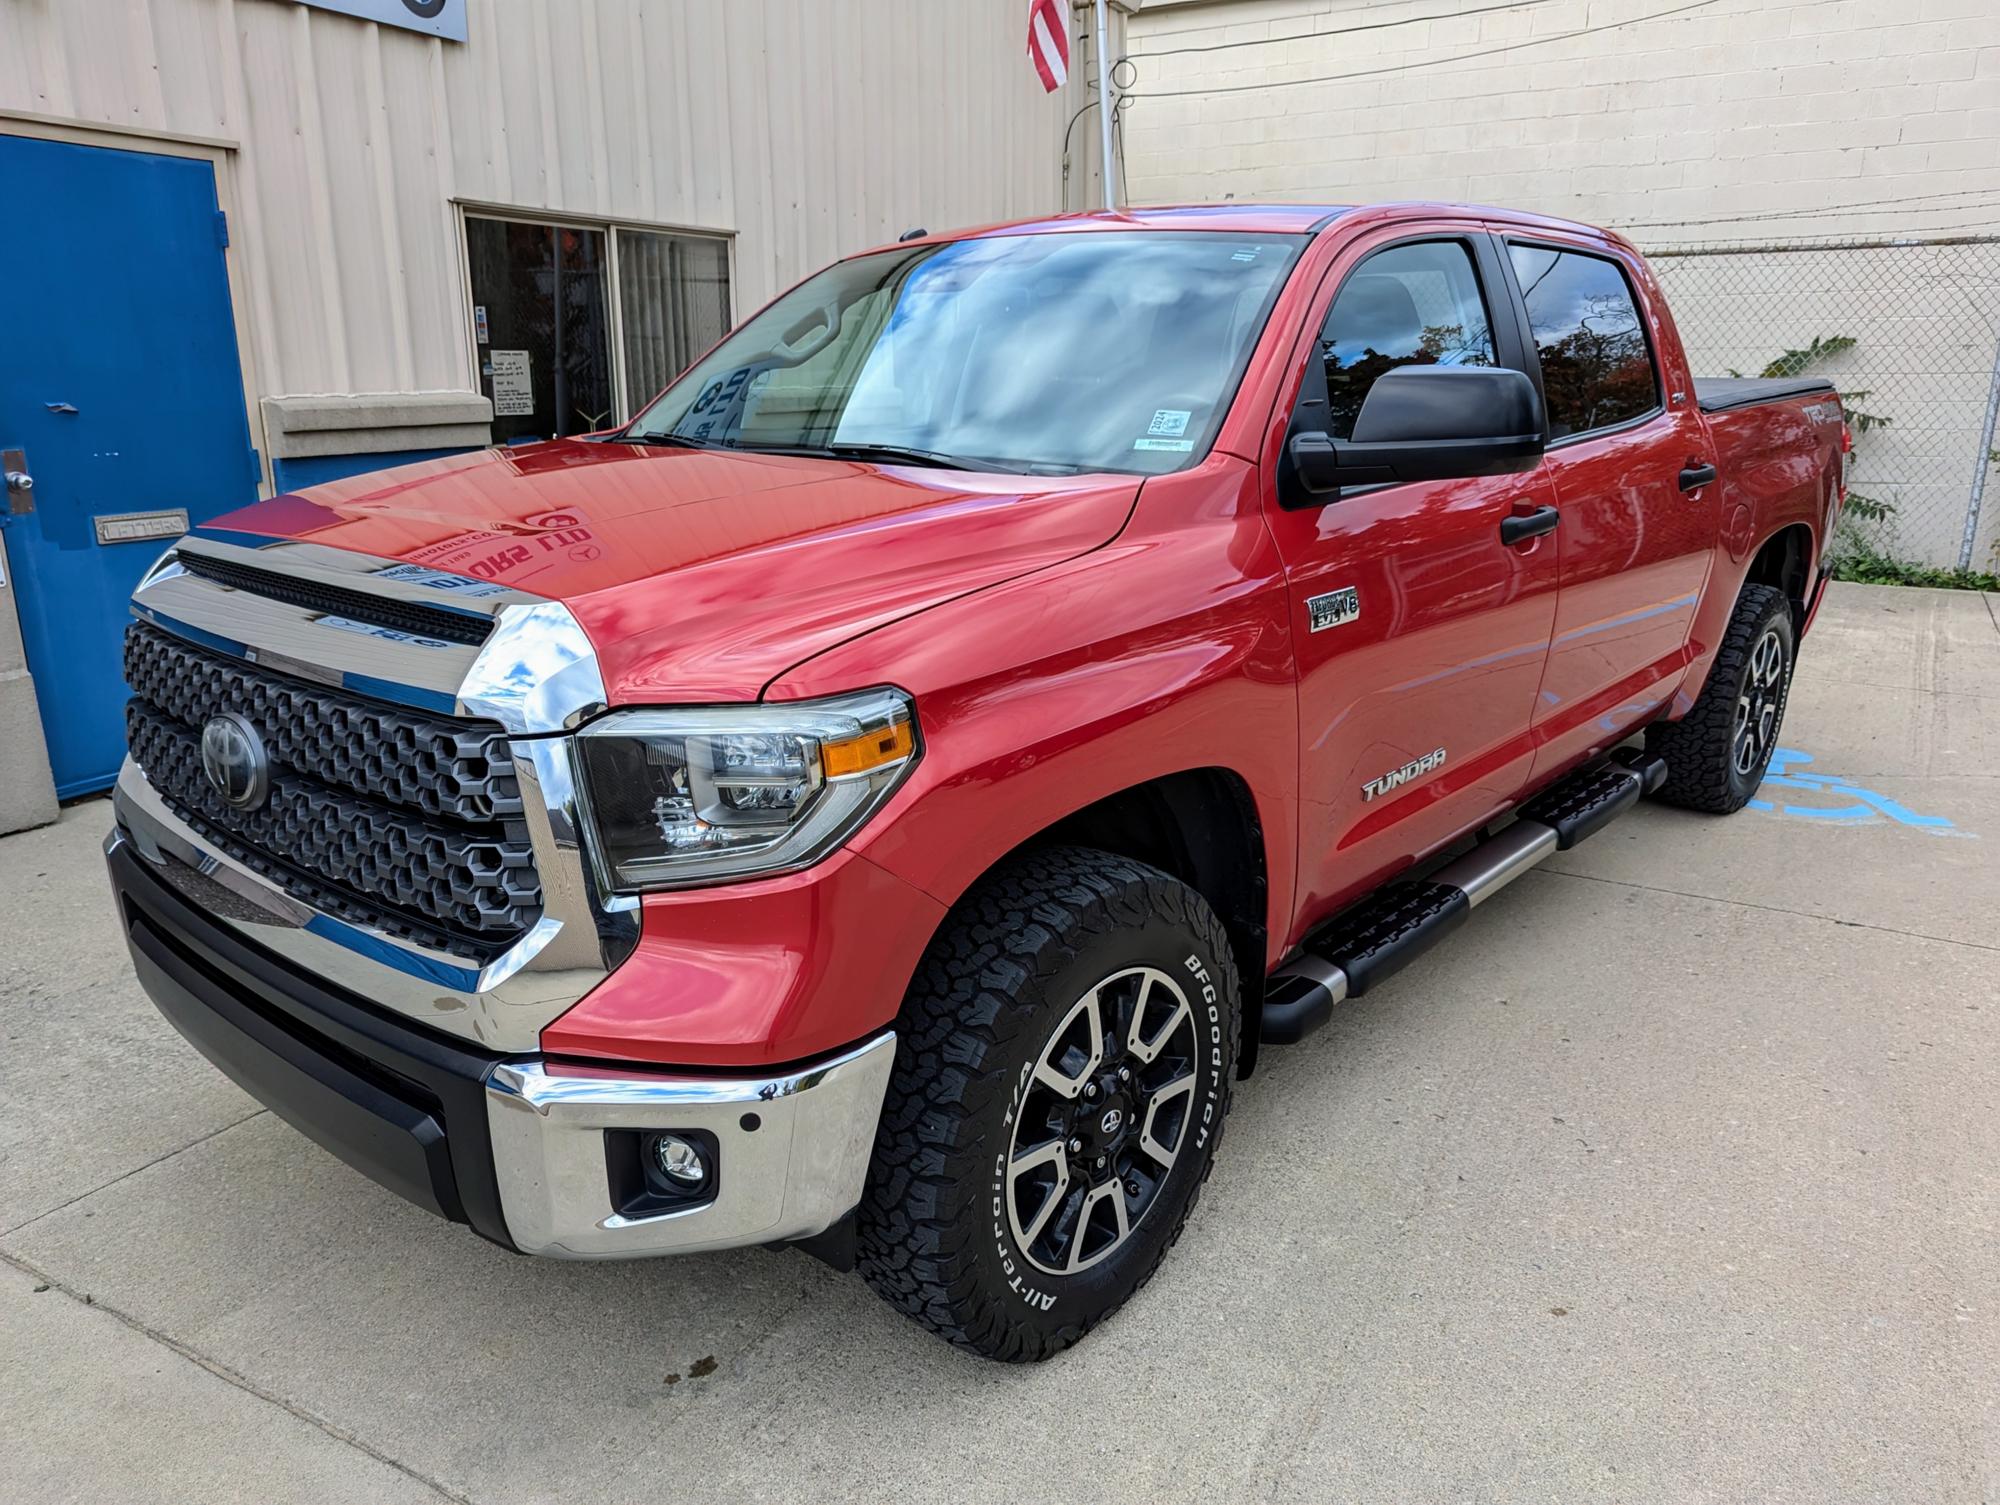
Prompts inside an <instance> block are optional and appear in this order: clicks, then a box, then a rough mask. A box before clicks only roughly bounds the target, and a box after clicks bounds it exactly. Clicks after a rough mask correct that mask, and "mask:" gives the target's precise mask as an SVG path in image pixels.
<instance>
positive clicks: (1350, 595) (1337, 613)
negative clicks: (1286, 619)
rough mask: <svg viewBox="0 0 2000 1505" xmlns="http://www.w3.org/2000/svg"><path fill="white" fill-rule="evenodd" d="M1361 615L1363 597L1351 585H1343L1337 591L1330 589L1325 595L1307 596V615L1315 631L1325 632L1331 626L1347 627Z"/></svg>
mask: <svg viewBox="0 0 2000 1505" xmlns="http://www.w3.org/2000/svg"><path fill="white" fill-rule="evenodd" d="M1360 615H1361V597H1360V595H1359V594H1357V593H1356V591H1355V589H1354V587H1353V586H1351V585H1343V586H1342V587H1341V588H1340V589H1339V590H1337V591H1328V592H1327V593H1326V594H1325V595H1323V596H1307V597H1306V617H1307V619H1308V620H1309V621H1310V622H1311V624H1312V630H1313V631H1314V632H1325V631H1326V630H1327V628H1329V627H1345V626H1346V625H1347V624H1348V623H1349V622H1352V621H1353V620H1354V619H1355V618H1356V617H1358V616H1360Z"/></svg>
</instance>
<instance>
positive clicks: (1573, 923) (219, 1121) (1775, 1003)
mask: <svg viewBox="0 0 2000 1505" xmlns="http://www.w3.org/2000/svg"><path fill="white" fill-rule="evenodd" d="M1996 605H2000V598H1994V597H1981V596H1978V595H1972V594H1962V593H1951V592H1926V591H1912V590H1892V589H1886V588H1874V587H1861V586H1836V587H1834V589H1833V591H1832V593H1831V595H1830V597H1829V599H1828V601H1827V604H1826V607H1825V609H1824V611H1823V612H1822V614H1821V617H1820V621H1819V624H1818V627H1817V628H1816V630H1815V632H1814V633H1813V635H1812V636H1811V637H1810V638H1809V639H1808V641H1807V643H1806V646H1805V650H1804V653H1803V655H1802V660H1801V664H1800V669H1799V675H1798V680H1797V686H1796V689H1795V691H1794V694H1793V697H1792V701H1791V706H1790V711H1789V713H1788V716H1787V721H1786V726H1785V729H1784V737H1783V744H1784V749H1785V754H1784V756H1783V757H1782V759H1781V763H1780V767H1779V769H1778V770H1775V771H1774V776H1773V777H1772V778H1771V779H1770V780H1768V781H1767V783H1766V785H1765V787H1764V789H1763V791H1762V795H1761V800H1760V803H1761V804H1762V805H1763V806H1765V808H1757V809H1752V810H1750V811H1746V812H1744V813H1742V814H1739V815H1737V816H1734V817H1731V818H1729V819H1726V820H1725V819H1715V818H1709V817H1702V816H1696V815H1690V814H1687V813H1684V812H1678V811H1673V810H1668V809H1664V808H1659V807H1654V806H1646V807H1643V808H1642V809H1640V810H1639V811H1637V812H1636V813H1634V814H1632V815H1630V816H1628V817H1626V818H1624V819H1623V820H1621V821H1619V822H1617V823H1616V824H1614V825H1613V826H1611V827H1610V828H1609V829H1607V830H1606V831H1605V832H1604V833H1603V834H1602V835H1600V836H1598V837H1596V838H1594V839H1593V840H1591V841H1590V842H1588V843H1586V844H1585V845H1583V846H1582V847H1579V848H1578V849H1577V850H1576V851H1574V852H1571V853H1568V854H1564V855H1562V856H1560V857H1558V858H1556V859H1555V860H1553V861H1552V862H1550V863H1549V864H1547V865H1546V866H1544V867H1543V868H1541V869H1539V870H1537V871H1536V872H1534V873H1532V874H1530V875H1529V876H1528V877H1526V878H1524V879H1523V880H1522V881H1521V882H1519V883H1517V884H1515V885H1514V886H1513V887H1512V888H1511V889H1509V890H1508V891H1506V892H1505V893H1503V894H1501V895H1499V896H1498V897H1496V898H1495V899H1494V900H1493V901H1492V902H1491V903H1489V904H1487V905H1485V906H1484V907H1482V908H1481V909H1480V911H1479V913H1478V914H1477V915H1476V916H1475V917H1474V918H1473V920H1472V921H1471V923H1470V924H1469V925H1468V926H1467V927H1466V929H1465V930H1464V931H1462V932H1461V933H1460V934H1459V936H1458V937H1456V938H1455V939H1454V940H1453V941H1452V942H1451V943H1450V944H1449V945H1447V946H1446V947H1444V948H1442V949H1441V950H1439V951H1437V952H1434V953H1432V954H1431V955H1430V956H1428V957H1426V958H1424V959H1422V960H1421V961H1419V962H1418V963H1416V964H1415V965H1413V966H1412V967H1411V968H1410V969H1409V970H1408V971H1407V972H1405V973H1404V974H1402V975H1401V976H1400V977H1398V978H1397V979H1396V981H1395V982H1394V983H1393V984H1391V985H1389V986H1386V987H1384V988H1382V989H1380V990H1379V991H1376V992H1373V993H1371V994H1370V995H1369V996H1368V997H1367V998H1365V999H1362V1000H1358V1001H1356V1002H1354V1003H1352V1004H1348V1005H1345V1006H1343V1008H1342V1009H1341V1010H1340V1011H1339V1012H1338V1014H1337V1016H1336V1018H1335V1020H1334V1022H1333V1023H1332V1024H1331V1025H1330V1026H1329V1027H1328V1028H1327V1029H1325V1030H1324V1031H1322V1032H1321V1033H1320V1034H1318V1035H1316V1036H1314V1037H1313V1038H1312V1039H1311V1040H1309V1041H1308V1042H1306V1043H1305V1044H1304V1045H1302V1046H1299V1047H1297V1048H1294V1049H1291V1050H1287V1051H1271V1052H1267V1054H1266V1057H1265V1064H1264V1065H1263V1067H1262V1068H1261V1069H1260V1070H1259V1072H1258V1074H1257V1075H1256V1076H1255V1077H1254V1078H1253V1079H1252V1080H1251V1081H1250V1082H1249V1083H1247V1084H1244V1086H1243V1087H1242V1088H1241V1089H1240V1090H1239V1092H1238V1094H1237V1098H1236V1108H1235V1111H1234V1113H1233V1115H1232V1117H1231V1120H1230V1124H1229V1131H1228V1134H1227V1136H1226V1139H1225V1141H1224V1144H1223V1147H1222V1151H1221V1156H1220V1160H1219V1163H1218V1165H1217V1169H1216V1172H1215V1175H1214V1178H1213V1180H1212V1181H1211V1182H1210V1184H1209V1188H1208V1191H1207V1193H1206V1195H1205V1196H1204V1198H1203V1200H1202V1203H1201V1206H1200V1208H1199V1209H1198V1211H1197V1213H1196V1215H1195V1217H1194V1219H1193V1221H1192V1222H1191V1224H1190V1225H1189V1228H1188V1230H1187V1233H1186V1235H1185V1236H1184V1237H1183V1239H1182V1240H1181V1243H1180V1245H1179V1247H1178V1248H1177V1249H1176V1250H1175V1251H1174V1253H1173V1255H1172V1257H1170V1258H1169V1260H1168V1261H1167V1264H1166V1266H1165V1267H1164V1268H1163V1269H1162V1271H1161V1273H1160V1275H1159V1276H1158V1278H1157V1279H1155V1280H1154V1282H1153V1283H1152V1285H1151V1286H1149V1287H1148V1288H1147V1290H1146V1291H1145V1292H1144V1293H1143V1294H1142V1295H1141V1296H1140V1297H1139V1298H1138V1299H1137V1300H1136V1301H1134V1302H1133V1303H1131V1304H1130V1305H1129V1306H1128V1307H1127V1308H1126V1309H1125V1311H1124V1312H1122V1313H1121V1314H1120V1315H1119V1316H1117V1317H1116V1318H1114V1319H1113V1320H1112V1321H1111V1322H1109V1323H1108V1324H1106V1325H1105V1326H1104V1327H1103V1328H1101V1329H1100V1330H1099V1331H1098V1332H1097V1333H1096V1334H1094V1335H1093V1336H1092V1337H1090V1338H1089V1339H1088V1340H1086V1341H1085V1342H1084V1343H1083V1344H1082V1345H1081V1346H1080V1347H1079V1348H1077V1349H1074V1350H1072V1351H1071V1352H1069V1353H1067V1354H1065V1355H1063V1356H1061V1357H1060V1358H1058V1359H1056V1360H1055V1361H1053V1362H1051V1363H1049V1364H1046V1365H1043V1366H1039V1367H1033V1368H1009V1367H1003V1366H999V1365H993V1364H988V1363H983V1362H981V1361H979V1360H976V1359H973V1358H970V1357H968V1356H966V1355H964V1354H961V1353H959V1352H957V1351H955V1350H953V1349H951V1348H948V1347H946V1346H945V1345H944V1344H942V1343H939V1342H938V1341H937V1340H935V1339H934V1338H931V1337H929V1336H928V1335H926V1334H925V1333H923V1332H922V1331H921V1330H919V1329H918V1328H916V1327H915V1326H913V1325H911V1324H909V1323H907V1322H905V1321H904V1320H902V1319H901V1318H899V1317H898V1316H896V1315H895V1314H894V1313H893V1312H892V1311H891V1310H890V1309H889V1308H888V1307H887V1306H885V1305H883V1304H882V1303H880V1302H878V1301H877V1300H876V1299H875V1298H874V1297H873V1296H872V1295H870V1294H869V1292H868V1291H867V1290H866V1288H865V1287H863V1286H862V1285H861V1283H860V1282H859V1281H858V1280H856V1279H854V1278H852V1277H846V1276H840V1275H836V1274H835V1273H833V1272H832V1271H829V1270H827V1269H825V1268H824V1267H822V1266H820V1265H818V1264H816V1263H814V1262H813V1261H811V1260H810V1259H808V1258H806V1257H805V1256H803V1255H799V1254H795V1253H788V1254H771V1253H767V1252H764V1251H759V1250H750V1251H743V1252H739V1253H733V1254H727V1255H714V1256H704V1257H696V1258H689V1259H683V1260H671V1261H658V1262H651V1263H644V1264H628V1265H594V1266H593V1265H578V1264H558V1263H553V1262H542V1261H536V1260H527V1259H521V1258H518V1257H514V1256H510V1255H507V1254H505V1253H502V1252H501V1251H499V1250H497V1249H494V1248H492V1247H489V1246H488V1245H486V1244H484V1243H482V1242H481V1241H480V1240H478V1239H477V1238H475V1237H473V1236H472V1235H471V1234H470V1233H468V1232H466V1231H465V1230H463V1229H461V1228H455V1227H451V1226H449V1225H446V1224H443V1223H441V1222H437V1221H435V1220H433V1219H431V1218H429V1217H428V1216H426V1215H425V1214H423V1213H421V1212H418V1211H416V1210H415V1209H413V1208H410V1207H408V1206H406V1205H404V1204H403V1203H401V1202H399V1201H397V1200H396V1199H395V1198H394V1197H392V1196H391V1195H390V1194H389V1193H387V1192H385V1191H382V1190H379V1189H378V1188H377V1187H375V1186H374V1185H373V1184H372V1183H370V1182H369V1181H367V1180H365V1179H363V1178H362V1177H361V1176H359V1175H357V1174H356V1173H354V1172H352V1171H350V1170H348V1169H347V1168H346V1167H345V1166H343V1165H341V1164H340V1163H339V1162H337V1161H336V1160H334V1159H333V1158H331V1157H330V1156H328V1155H327V1154H325V1153H324V1152H322V1151H321V1150H319V1149H318V1148H316V1147H315V1146H314V1145H312V1144H311V1143H309V1142H308V1141H306V1140H305V1139H303V1138H302V1137H300V1136H299V1135H298V1134H296V1133H294V1132H293V1131H292V1130H291V1129H290V1128H288V1127H287V1126H286V1125H285V1124H284V1123H282V1122H281V1121H279V1120H278V1119H277V1118H275V1117H274V1116H273V1115H272V1114H270V1113H268V1112H264V1111H261V1110H260V1109H259V1108H258V1106H257V1105H256V1103H255V1102H253V1101H252V1100H251V1099H249V1098H248V1097H246V1096H244V1095H243V1094H242V1093H241V1092H239V1091H238V1090H237V1089H236V1088H235V1087H233V1086H232V1085H231V1084H230V1083H229V1082H228V1081H226V1080H225V1079H224V1078H223V1077H222V1076H221V1075H220V1074H219V1073H218V1072H216V1071H215V1070H214V1069H213V1068H211V1067H210V1066H209V1065H208V1064H207V1063H206V1062H205V1061H203V1060H202V1059H201V1058H200V1057H199V1056H198V1055H197V1054H196V1053H195V1052H194V1050H193V1049H192V1048H191V1047H189V1046H187V1045H186V1044H184V1043H183V1042H182V1040H181V1039H180V1038H179V1036H178V1035H176V1034H175V1033H174V1032H173V1030H172V1029H171V1028H170V1027H169V1026H168V1025H167V1024H166V1023H165V1022H164V1021H162V1020H161V1019H160V1017H159V1016H158V1015H157V1014H156V1013H155V1012H154V1011H153V1009H152V1008H151V1006H150V1005H149V1004H148V1003H147V1001H146V999H145V998H144V997H143V995H142V994H141V993H140V992H139V990H138V988H137V986H136V984H135V983H134V981H133V978H132V973H131V968H130V966H129V965H128V963H127V961H126V958H125V954H124V951H123V949H122V946H121V945H120V944H119V942H118V941H117V939H116V935H115V926H114V923H113V920H112V915H111V909H110V904H109V900H108V897H107V892H106V888H105V884H104V879H103V874H102V868H101V863H100V859H99V854H98V848H99V844H100V842H101V840H102V838H103V835H104V832H105V830H106V828H107V825H108V822H109V819H110V813H109V808H108V806H107V805H105V804H104V803H102V802H92V803H86V804H83V805H79V806H76V807H73V808H71V809H70V810H68V811H67V812H66V813H65V815H64V817H63V819H62V821H61V822H60V823H59V824H58V825H56V826H53V827H50V828H46V829H44V830H41V831H36V832H31V833H27V834H23V835H18V836H13V837H9V838H6V839H5V840H0V896H4V902H5V904H6V915H7V919H6V923H5V933H6V937H7V943H8V944H7V951H8V956H9V960H8V964H7V967H6V970H5V972H4V975H0V1047H4V1048H0V1457H3V1458H4V1462H0V1499H6V1500H20V1501H24V1502H27V1501H33V1502H38V1505H39V1502H54V1501H64V1500H75V1501H90V1502H98V1501H112V1500H116V1501H142V1500H174V1501H185V1500H201V1501H209V1500H245V1501H256V1502H260V1505H268V1502H275V1501H286V1500H339V1501H377V1500H380V1501H392V1500H393V1501H405V1500H407V1501H435V1500H439V1499H447V1500H472V1501H481V1502H484V1501H500V1500H509V1501H519V1500H544V1499H550V1500H554V1499H563V1500H606V1501H636V1500H651V1499H669V1498H681V1497H686V1496H697V1497H702V1498H713V1499H724V1500H728V1499H738V1498H764V1499H783V1500H822V1499H844V1498H855V1499H869V1500H906V1499H908V1500H925V1499H936V1500H1012V1499H1036V1498H1046V1499H1063V1500H1074V1499H1080V1498H1089V1499H1095V1500H1159V1499H1185V1498H1218V1499H1219V1498H1228V1499H1254V1498H1281V1499H1329V1500H1334V1499H1339V1500H1396V1501H1419V1500H1421V1501H1432V1500H1436V1501H1446V1500H1454V1501H1455V1500H1467V1501H1475V1500H1476V1501H1484V1500H1524V1501H1525V1500H1563V1501H1570V1500H1606V1501H1611V1500H1629V1501H1683V1500H1688V1501H1693V1500H1715V1501H1747V1500H1758V1501H1779V1500H1814V1501H1842V1502H1846V1501H1866V1500H1883V1501H1898V1502H1907V1501H1920V1500H1921V1501H1927V1502H1929V1501H1989V1502H1990V1501H1993V1500H1995V1499H2000V1237H1996V1226H1995V1225H1996V1221H2000V1217H1996V1214H2000V1170H1996V1167H2000V1035H1996V1031H1997V1030H2000V926H1996V923H1995V917H1996V915H2000V861H1996V845H2000V625H1996V617H1995V608H1996Z"/></svg>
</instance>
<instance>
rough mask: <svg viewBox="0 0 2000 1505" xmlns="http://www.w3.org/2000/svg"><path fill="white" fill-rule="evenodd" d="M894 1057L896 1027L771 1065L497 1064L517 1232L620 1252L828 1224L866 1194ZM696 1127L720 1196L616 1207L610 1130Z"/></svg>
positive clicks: (490, 1087) (531, 1248)
mask: <svg viewBox="0 0 2000 1505" xmlns="http://www.w3.org/2000/svg"><path fill="white" fill-rule="evenodd" d="M895 1059H896V1037H895V1035H894V1034H884V1035H878V1036H877V1037H876V1038H875V1039H873V1040H870V1041H869V1042H868V1043H867V1044H865V1045H861V1046H858V1047H856V1048H855V1049H853V1050H850V1051H846V1052H844V1053H843V1054H841V1055H838V1056H835V1057H833V1058H832V1059H830V1060H827V1061H822V1062H820V1063H818V1064H816V1065H814V1066H810V1067H805V1068H800V1069H796V1070H790V1071H785V1072H780V1073H776V1074H773V1075H770V1076H760V1077H708V1076H670V1075H660V1074H652V1073H648V1074H647V1075H644V1076H623V1075H618V1074H615V1073H612V1072H598V1071H588V1072H586V1071H584V1070H581V1069H579V1068H576V1067H573V1066H558V1067H552V1066H550V1065H548V1064H547V1063H545V1062H541V1061H523V1062H510V1063H506V1064H503V1065H500V1066H497V1067H495V1068H494V1070H493V1074H492V1076H491V1077H490V1078H488V1080H487V1084H486V1104H487V1119H488V1122H489V1124H490V1126H491V1132H492V1135H493V1164H494V1169H495V1171H496V1172H497V1173H498V1176H499V1181H500V1199H501V1204H502V1206H503V1207H504V1209H505V1211H506V1217H507V1231H508V1233H509V1234H510V1235H511V1236H512V1238H513V1241H514V1244H515V1247H517V1248H519V1249H520V1250H522V1251H523V1252H524V1253H528V1254H550V1255H557V1256H560V1257H562V1258H566V1259H621V1258H628V1257H631V1256H634V1255H646V1254H685V1253H690V1252H693V1251H695V1250H701V1249H728V1248H735V1247H738V1246H741V1245H744V1244H773V1243H786V1242H791V1241H793V1240H797V1239H803V1238H810V1237H812V1236H813V1235H814V1234H817V1233H824V1232H825V1231H826V1230H827V1229H828V1228H830V1227H832V1226H833V1224H834V1223H835V1222H837V1221H838V1220H839V1219H840V1218H841V1217H843V1216H845V1215H846V1214H847V1213H848V1212H850V1211H852V1210H853V1208H854V1207H855V1205H856V1204H857V1203H858V1202H860V1200H861V1189H862V1183H863V1182H864V1181H865V1180H866V1178H867V1174H868V1158H869V1155H870V1154H871V1153H872V1152H873V1150H874V1147H875V1126H876V1121H877V1119H878V1118H879V1117H880V1116H881V1112H882V1098H883V1094H884V1093H885V1092H886V1091H887V1089H888V1085H889V1069H890V1067H891V1066H892V1065H893V1064H894V1063H895ZM615 1129H639V1130H647V1129H668V1130H680V1131H688V1130H695V1131H700V1132H705V1133H707V1134H711V1135H713V1136H714V1138H715V1142H716V1144H717V1146H718V1150H719V1153H718V1154H717V1157H716V1160H717V1186H716V1193H715V1197H714V1200H713V1201H710V1202H706V1203H704V1204H702V1205H700V1206H697V1207H691V1208H687V1209H684V1210H678V1211H671V1212H662V1213H656V1214H654V1215H652V1216H649V1217H625V1216H622V1215H621V1214H619V1213H618V1212H617V1211H615V1210H614V1209H613V1207H612V1205H611V1200H610V1194H609V1191H608V1189H607V1177H606V1172H605V1134H606V1132H607V1131H608V1130H615Z"/></svg>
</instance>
